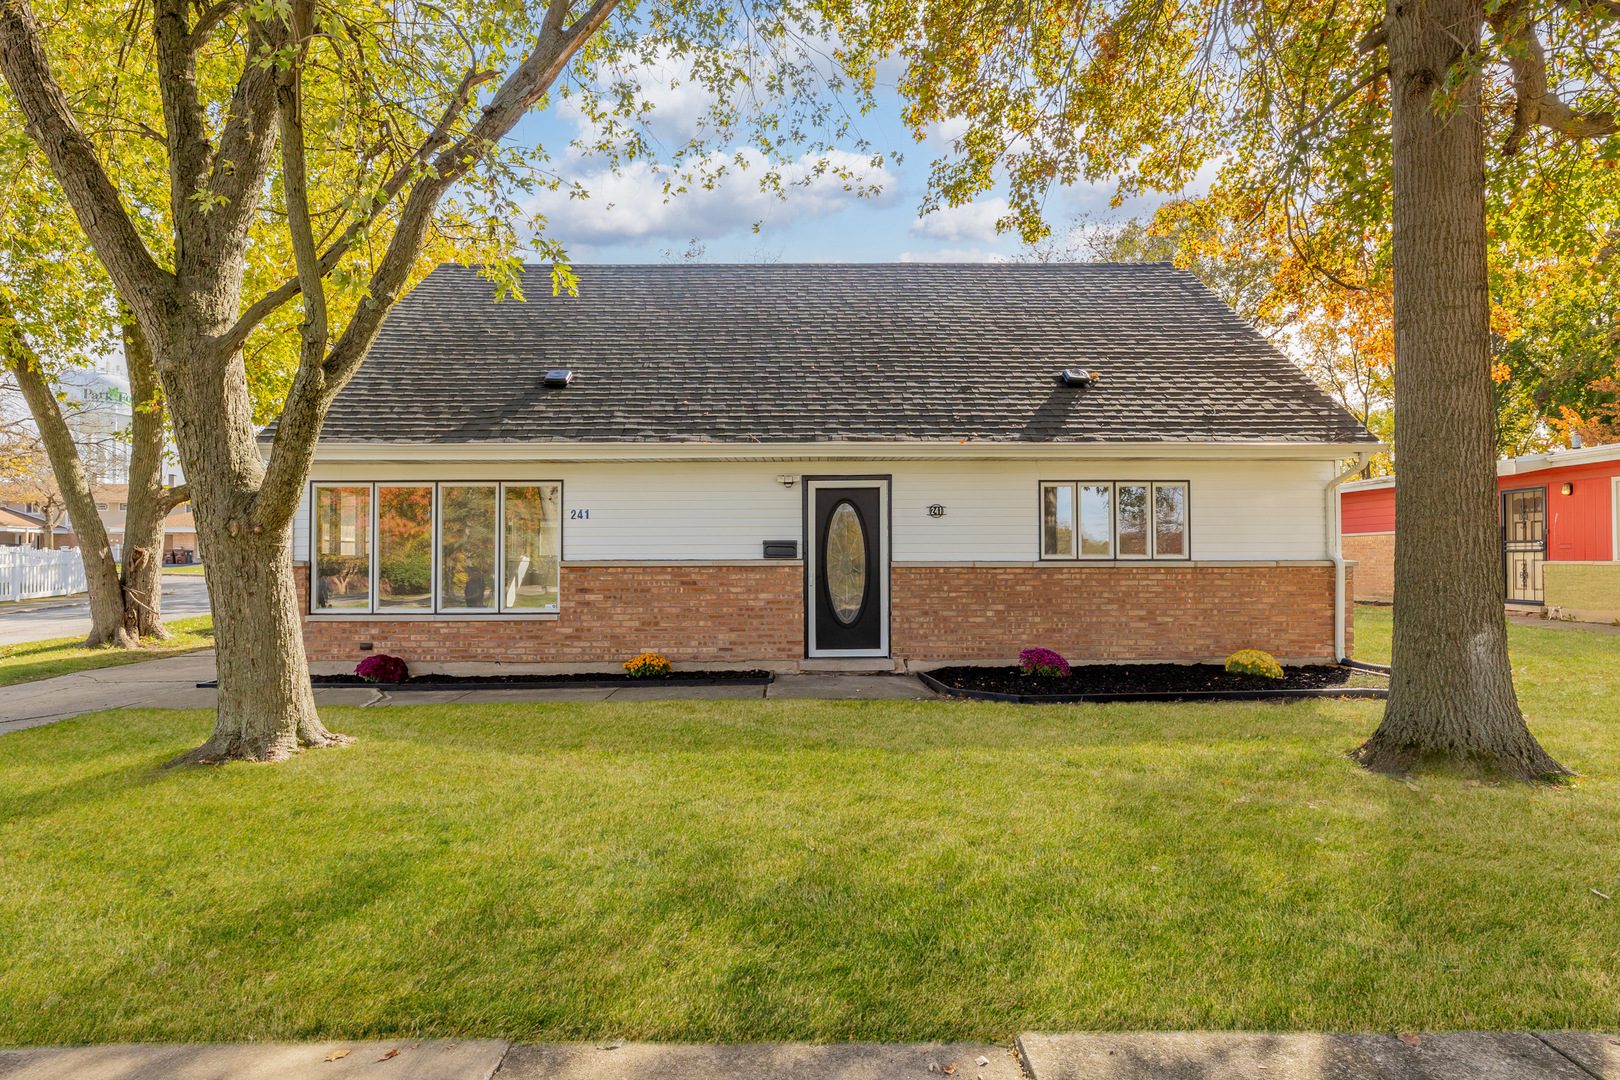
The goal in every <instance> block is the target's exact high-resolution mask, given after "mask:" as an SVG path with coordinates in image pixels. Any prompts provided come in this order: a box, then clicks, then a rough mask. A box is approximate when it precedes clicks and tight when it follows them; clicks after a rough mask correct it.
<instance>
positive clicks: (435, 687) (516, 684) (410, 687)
mask: <svg viewBox="0 0 1620 1080" xmlns="http://www.w3.org/2000/svg"><path fill="white" fill-rule="evenodd" d="M477 678H478V676H476V675H475V676H471V677H463V678H462V679H461V680H460V681H457V679H455V678H454V677H452V678H449V679H432V680H423V681H421V682H402V683H384V682H332V681H330V680H323V679H322V678H321V677H320V676H319V675H312V676H310V679H309V683H310V686H312V687H313V688H314V689H316V690H387V691H389V692H393V691H396V690H397V691H415V690H421V691H426V692H437V693H441V694H442V693H449V692H456V693H467V692H471V691H473V690H618V689H620V688H622V687H626V686H769V685H770V684H771V683H772V682H774V681H775V680H776V676H775V675H772V674H769V673H767V674H765V675H763V676H760V675H746V676H740V677H738V678H735V679H718V678H713V677H710V678H703V679H680V678H675V679H633V678H615V679H547V678H545V677H544V676H542V677H540V678H535V679H513V680H512V681H510V682H477V681H475V680H476V679H477ZM218 688H219V681H218V680H214V681H212V682H200V683H198V684H197V689H199V690H217V689H218Z"/></svg>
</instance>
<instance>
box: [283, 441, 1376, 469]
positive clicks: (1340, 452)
mask: <svg viewBox="0 0 1620 1080" xmlns="http://www.w3.org/2000/svg"><path fill="white" fill-rule="evenodd" d="M264 449H265V451H266V452H267V453H268V446H266V447H264ZM1387 449H1388V447H1386V446H1384V445H1383V444H1382V443H1376V444H1369V443H1310V442H1226V443H1222V442H1196V443H1195V442H1173V441H1162V442H1161V441H1155V442H1092V443H1028V442H989V441H986V442H943V441H931V440H922V439H919V440H916V441H915V442H911V441H907V442H887V441H885V442H879V441H873V442H831V441H828V442H798V443H743V442H724V443H716V442H698V441H696V440H694V441H691V442H657V441H653V440H648V441H646V442H631V441H625V442H619V443H591V442H569V441H563V440H557V441H555V442H550V441H544V442H542V441H536V442H508V443H446V442H437V443H434V442H423V443H409V442H363V443H343V442H336V441H329V440H322V441H321V442H320V443H319V444H317V445H316V447H315V460H316V461H317V462H321V463H328V464H329V463H355V464H382V463H385V462H386V463H407V462H419V461H421V462H429V461H442V462H501V461H515V462H570V463H572V462H663V461H849V460H860V461H930V460H952V461H962V460H1026V459H1071V460H1072V459H1087V458H1092V459H1108V460H1116V461H1117V460H1132V459H1152V460H1162V459H1182V460H1187V459H1199V460H1250V461H1257V460H1283V461H1301V460H1324V459H1326V460H1343V459H1344V458H1345V457H1347V456H1348V455H1350V454H1354V453H1358V452H1364V453H1366V454H1372V453H1377V452H1379V451H1381V450H1387Z"/></svg>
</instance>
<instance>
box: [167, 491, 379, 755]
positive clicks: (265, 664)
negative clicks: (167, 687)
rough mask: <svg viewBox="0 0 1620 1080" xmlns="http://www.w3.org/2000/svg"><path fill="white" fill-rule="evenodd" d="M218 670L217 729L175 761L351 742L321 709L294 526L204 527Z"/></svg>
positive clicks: (200, 533)
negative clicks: (301, 604) (297, 581)
mask: <svg viewBox="0 0 1620 1080" xmlns="http://www.w3.org/2000/svg"><path fill="white" fill-rule="evenodd" d="M197 540H198V543H199V544H200V545H201V547H202V550H203V551H204V553H205V556H206V557H205V559H204V571H203V572H204V573H205V574H207V576H208V596H209V605H210V606H211V607H212V608H213V612H214V642H215V657H216V660H215V662H216V664H217V666H218V670H219V709H218V714H217V716H216V718H215V721H214V733H213V735H212V736H211V737H210V738H209V740H208V741H207V742H206V743H204V744H203V745H202V746H200V747H198V748H197V749H195V750H193V751H191V752H190V753H189V754H186V755H185V756H183V757H181V758H178V759H177V760H176V763H177V764H178V763H212V762H221V761H231V760H248V761H281V760H283V759H285V758H287V757H289V756H290V755H292V754H294V753H297V752H298V751H299V750H300V749H303V748H305V747H318V746H336V745H340V744H342V743H345V742H348V741H349V739H348V738H347V737H346V736H343V735H334V734H333V733H331V732H329V731H327V730H326V728H325V727H324V726H323V725H322V724H321V721H320V717H318V716H317V715H316V713H315V696H314V692H313V691H312V690H311V689H310V684H309V668H308V666H307V665H306V664H305V661H304V638H303V628H302V627H301V626H300V624H299V619H298V608H297V597H296V596H295V595H294V592H295V590H294V588H293V572H292V529H291V527H290V526H289V527H288V528H285V529H282V530H280V531H278V532H276V533H274V534H255V535H251V536H249V535H247V534H240V535H238V536H236V537H234V538H232V537H228V536H217V535H212V534H211V533H208V532H205V531H204V526H203V523H202V520H201V517H200V516H199V520H198V535H197Z"/></svg>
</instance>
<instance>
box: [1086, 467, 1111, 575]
mask: <svg viewBox="0 0 1620 1080" xmlns="http://www.w3.org/2000/svg"><path fill="white" fill-rule="evenodd" d="M1112 501H1113V485H1112V484H1081V485H1080V557H1081V558H1082V559H1106V558H1108V557H1109V556H1111V555H1112V554H1113V553H1114V545H1113V539H1114V523H1113V521H1112V520H1111V517H1112V515H1111V513H1110V507H1109V503H1111V502H1112Z"/></svg>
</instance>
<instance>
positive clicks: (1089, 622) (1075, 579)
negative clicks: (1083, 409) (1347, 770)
mask: <svg viewBox="0 0 1620 1080" xmlns="http://www.w3.org/2000/svg"><path fill="white" fill-rule="evenodd" d="M893 582H894V586H893V595H894V620H893V624H892V625H893V637H894V653H895V655H896V656H904V657H906V658H907V659H912V660H934V659H937V660H945V659H964V660H991V659H997V658H1011V657H1016V656H1017V655H1018V653H1019V650H1021V649H1026V648H1030V647H1032V646H1043V647H1045V648H1049V649H1056V650H1057V651H1058V652H1060V653H1062V654H1063V655H1064V656H1065V657H1067V658H1069V659H1070V660H1152V659H1164V660H1182V659H1205V658H1213V657H1218V656H1226V655H1228V654H1230V653H1234V652H1236V651H1237V650H1239V649H1264V650H1266V651H1267V652H1269V653H1271V654H1273V655H1275V656H1280V657H1290V658H1295V659H1316V660H1328V659H1330V658H1331V656H1332V653H1333V619H1332V616H1331V614H1330V613H1331V611H1332V610H1333V607H1332V605H1333V568H1332V567H1331V566H1255V567H1223V566H1165V565H1162V564H1161V565H1158V566H1142V567H1134V566H1132V567H1115V566H1072V565H1068V566H1040V567H905V566H896V567H895V568H894V577H893ZM1347 647H1348V643H1347Z"/></svg>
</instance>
